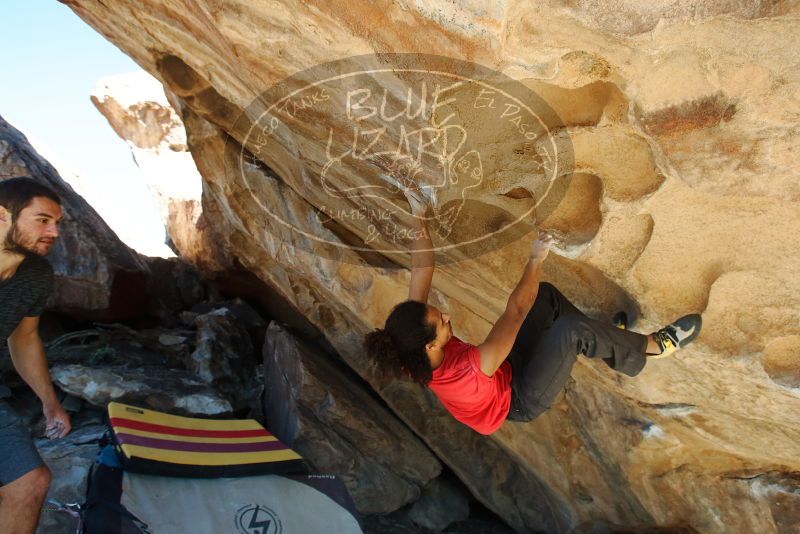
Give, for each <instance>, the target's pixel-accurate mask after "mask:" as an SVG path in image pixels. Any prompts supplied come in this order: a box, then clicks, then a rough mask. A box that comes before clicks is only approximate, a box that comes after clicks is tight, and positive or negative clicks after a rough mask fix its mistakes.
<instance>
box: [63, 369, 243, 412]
mask: <svg viewBox="0 0 800 534" xmlns="http://www.w3.org/2000/svg"><path fill="white" fill-rule="evenodd" d="M163 371H164V369H163V367H156V366H151V367H149V368H148V367H138V368H133V369H131V368H127V367H124V366H102V365H93V366H91V367H89V366H83V365H78V364H70V365H60V364H59V365H55V366H53V368H52V369H51V371H50V374H51V376H52V377H53V383H54V384H55V385H57V386H58V387H59V388H60V389H61V390H63V391H65V392H67V393H69V394H70V395H75V396H76V397H80V398H82V399H85V400H87V401H89V402H90V403H92V404H94V405H95V406H98V407H101V408H104V407H105V406H106V405H107V404H108V403H109V402H111V401H117V402H124V403H129V404H133V405H135V406H142V407H145V408H150V409H153V410H158V411H162V412H169V413H174V414H184V415H187V416H196V415H220V416H230V415H231V413H232V412H233V407H232V406H231V403H230V402H228V400H227V399H226V398H225V397H224V396H223V395H222V394H220V393H219V392H218V391H216V390H215V389H214V388H213V387H211V386H209V385H208V384H206V383H205V382H204V381H203V380H201V379H199V378H198V377H197V376H196V375H194V374H193V373H189V372H186V371H180V370H176V369H171V370H169V372H168V373H166V374H165V373H164V372H163Z"/></svg>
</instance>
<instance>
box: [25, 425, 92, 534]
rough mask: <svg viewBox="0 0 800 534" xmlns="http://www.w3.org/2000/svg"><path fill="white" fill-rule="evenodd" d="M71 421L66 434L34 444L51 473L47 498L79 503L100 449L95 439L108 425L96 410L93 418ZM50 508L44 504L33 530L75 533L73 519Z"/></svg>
mask: <svg viewBox="0 0 800 534" xmlns="http://www.w3.org/2000/svg"><path fill="white" fill-rule="evenodd" d="M73 424H74V426H73V430H72V432H70V433H69V435H68V436H67V437H65V438H63V439H59V440H55V441H49V440H47V439H39V440H37V441H36V446H37V448H38V449H39V454H41V456H42V459H43V460H44V462H45V464H47V467H49V468H50V471H51V472H52V473H53V481H52V483H51V485H50V491H49V492H48V493H47V498H48V499H55V500H56V501H58V502H61V503H64V504H70V503H78V504H83V503H84V502H85V501H86V482H87V479H88V477H89V470H90V469H91V467H92V464H93V463H94V460H95V458H96V457H97V453H98V451H99V450H100V448H99V446H98V442H99V441H100V438H101V437H102V436H103V433H104V432H106V430H107V428H108V427H107V426H106V425H105V424H103V421H102V414H100V413H97V414H96V416H95V417H94V421H75V420H74V421H73ZM51 508H53V507H52V506H45V511H43V512H42V516H41V519H40V521H39V529H38V531H37V532H40V533H42V534H46V533H47V532H75V529H76V527H77V519H76V518H73V517H72V516H70V515H68V514H66V513H64V512H53V511H48V510H49V509H51Z"/></svg>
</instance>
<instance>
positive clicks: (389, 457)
mask: <svg viewBox="0 0 800 534" xmlns="http://www.w3.org/2000/svg"><path fill="white" fill-rule="evenodd" d="M264 379H265V384H267V388H266V391H265V399H264V415H265V419H266V421H267V425H268V426H269V428H270V429H271V430H272V432H273V433H275V435H276V436H278V438H280V440H281V441H283V442H284V443H286V444H287V445H289V446H290V447H292V448H293V449H295V450H296V451H297V452H299V453H300V454H301V455H303V457H304V458H306V459H307V460H308V461H310V462H311V463H312V465H313V466H314V468H315V469H316V470H318V471H319V472H321V473H333V474H336V475H338V476H340V477H341V478H342V480H343V481H344V482H345V484H346V485H347V488H348V490H349V491H350V495H351V496H352V497H353V500H354V501H355V503H356V506H357V508H358V510H359V511H360V512H362V513H368V514H376V513H387V512H393V511H394V510H397V509H398V508H400V507H402V506H404V505H406V504H408V503H410V502H413V501H415V500H416V499H418V498H419V496H420V494H421V491H420V490H421V488H422V487H423V486H425V485H426V484H427V482H428V481H429V480H431V479H432V478H434V477H435V476H436V475H437V474H438V473H439V471H440V469H441V464H440V463H439V461H438V460H437V459H436V457H435V456H433V455H432V454H431V453H430V451H429V450H428V449H427V448H426V447H425V445H424V444H423V443H422V442H421V441H419V439H418V438H417V437H416V436H414V435H413V434H412V433H411V432H410V431H409V430H408V428H406V426H405V425H403V424H402V423H401V422H400V421H398V420H397V419H396V417H395V416H394V415H393V414H392V413H391V412H390V411H388V410H387V409H386V408H384V407H383V406H381V405H380V404H379V403H378V401H376V400H375V399H373V398H372V397H371V396H370V394H369V393H368V392H367V390H366V389H365V388H364V387H363V386H361V387H359V386H357V385H356V383H354V381H353V379H352V377H350V376H349V375H348V373H346V372H344V371H343V370H342V369H339V368H337V365H335V364H334V363H333V362H331V361H330V356H329V355H326V354H324V353H321V352H320V351H319V350H317V349H313V348H311V347H309V346H307V345H305V344H304V343H302V342H300V341H299V340H297V339H296V338H295V337H294V336H293V335H292V334H291V333H289V332H288V331H286V330H284V329H283V328H281V327H280V326H278V325H277V324H276V323H275V322H273V323H271V324H270V326H269V328H268V329H267V337H266V341H265V344H264ZM462 519H463V518H462Z"/></svg>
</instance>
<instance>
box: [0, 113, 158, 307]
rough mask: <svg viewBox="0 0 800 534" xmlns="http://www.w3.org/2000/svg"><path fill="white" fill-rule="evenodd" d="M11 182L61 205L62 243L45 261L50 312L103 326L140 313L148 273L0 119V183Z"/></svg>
mask: <svg viewBox="0 0 800 534" xmlns="http://www.w3.org/2000/svg"><path fill="white" fill-rule="evenodd" d="M13 176H30V177H32V178H34V179H36V180H39V181H41V182H42V183H44V184H46V185H48V186H50V187H51V188H52V189H53V190H54V191H55V192H56V193H57V194H58V195H59V196H60V197H61V199H62V208H63V210H64V220H63V222H62V223H61V237H60V238H59V239H58V241H56V244H55V245H54V246H53V249H52V251H51V253H50V255H49V256H48V260H49V261H50V263H51V264H52V265H53V270H54V271H55V274H56V281H55V289H54V292H53V295H52V296H51V297H50V301H49V303H48V308H51V309H56V310H59V311H62V312H72V313H78V314H80V315H84V316H86V317H94V318H103V319H106V320H109V319H111V320H113V319H115V318H119V317H121V316H122V315H124V314H125V313H131V312H134V313H135V311H137V308H139V310H138V311H141V307H143V306H145V305H146V293H145V292H144V291H139V292H138V294H137V291H136V289H135V287H136V286H137V285H138V286H139V287H140V288H141V287H142V283H143V282H144V276H145V274H146V273H147V272H148V268H147V265H146V263H145V261H144V258H142V257H140V256H139V255H138V254H137V253H136V252H135V251H133V250H131V249H130V248H128V247H127V246H126V245H125V244H124V243H122V241H120V240H119V238H117V236H116V234H115V233H114V232H113V231H112V230H111V229H110V228H109V227H108V225H107V224H106V223H105V222H104V221H103V219H101V218H100V216H99V215H98V214H97V212H95V211H94V209H92V207H91V206H89V204H87V203H86V201H85V200H84V199H83V198H82V197H81V196H79V195H78V194H77V193H75V191H73V190H72V188H71V187H70V186H69V184H67V183H66V182H65V181H64V180H63V179H62V178H61V177H60V176H59V175H58V172H57V171H56V170H55V169H54V168H53V167H52V166H51V165H50V164H49V163H48V162H47V161H46V160H45V159H44V158H42V157H41V156H40V155H39V154H37V153H36V151H35V150H34V149H33V147H31V145H30V144H29V143H28V140H27V139H26V138H25V136H24V135H22V134H21V133H20V132H19V131H18V130H17V129H15V128H14V127H13V126H11V125H10V124H8V123H7V122H6V121H4V120H3V118H2V117H0V179H4V178H10V177H13ZM115 283H116V286H115ZM131 289H132V291H129V290H131ZM112 294H114V298H113V299H112ZM141 297H145V299H144V300H143V299H142V298H141ZM115 300H116V301H117V302H114V301H115ZM120 301H124V302H120ZM137 304H138V305H139V306H137Z"/></svg>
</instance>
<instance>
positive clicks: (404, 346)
mask: <svg viewBox="0 0 800 534" xmlns="http://www.w3.org/2000/svg"><path fill="white" fill-rule="evenodd" d="M427 311H428V308H427V306H426V305H425V304H423V303H422V302H417V301H415V300H407V301H405V302H401V303H400V304H398V305H397V306H395V307H394V308H393V309H392V312H391V313H390V314H389V317H388V318H387V319H386V325H385V327H384V329H383V330H381V329H379V328H378V329H375V330H374V331H372V332H370V333H369V334H367V335H366V336H365V337H364V349H365V350H366V351H367V356H368V357H369V359H370V360H372V361H373V362H375V364H376V365H377V367H378V370H379V371H380V372H381V373H382V374H383V375H385V376H391V377H394V378H398V377H402V376H405V377H410V378H411V379H412V380H414V381H415V382H417V383H419V384H422V385H426V384H428V382H430V381H431V377H432V373H433V370H432V369H431V362H430V360H428V355H427V354H426V352H425V345H426V344H428V343H430V342H431V341H433V340H434V339H436V326H434V325H433V324H430V323H428V322H426V320H425V318H426V315H427Z"/></svg>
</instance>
